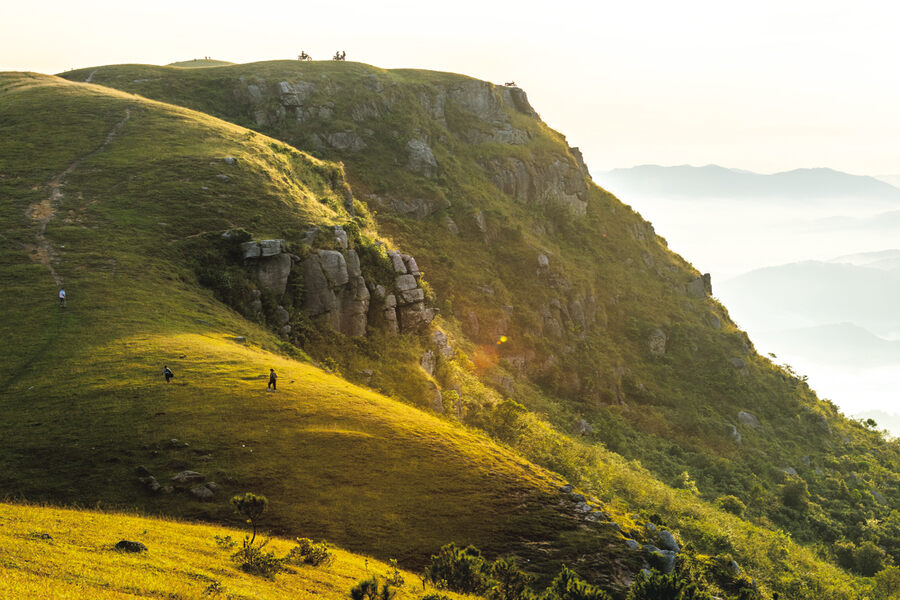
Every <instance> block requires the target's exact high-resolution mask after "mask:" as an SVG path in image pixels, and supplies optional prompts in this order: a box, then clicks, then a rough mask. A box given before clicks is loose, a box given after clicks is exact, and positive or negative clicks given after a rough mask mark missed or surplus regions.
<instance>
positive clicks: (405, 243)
mask: <svg viewBox="0 0 900 600" xmlns="http://www.w3.org/2000/svg"><path fill="white" fill-rule="evenodd" d="M93 70H94V69H90V70H87V69H86V70H84V71H83V72H79V71H74V72H71V73H67V74H65V76H66V77H68V78H72V79H78V78H79V77H81V75H82V74H83V73H84V72H88V71H93ZM94 81H95V82H98V83H101V84H103V85H107V86H110V87H113V88H117V89H122V90H126V91H128V92H133V93H137V94H140V95H143V96H147V97H151V98H156V99H160V100H164V101H167V102H172V103H176V104H179V105H183V106H188V107H191V108H194V109H197V110H202V111H204V112H207V113H209V114H213V115H216V116H218V117H221V118H223V119H227V120H229V121H231V122H234V123H237V124H241V125H244V126H247V127H250V128H253V129H255V130H258V131H260V132H263V133H266V134H268V135H272V136H273V137H277V138H279V139H281V140H284V141H286V142H288V143H290V144H292V145H293V146H294V147H297V148H300V149H303V150H304V151H308V152H310V153H312V154H314V155H316V156H319V157H321V158H323V159H328V160H335V161H337V160H339V161H341V162H342V163H343V165H344V167H345V171H346V176H347V179H348V180H349V181H350V182H351V184H352V186H353V189H354V192H355V194H356V196H357V198H359V199H360V200H361V201H363V202H364V203H365V205H366V206H367V207H369V209H370V210H372V211H373V212H376V213H377V215H376V217H375V221H376V222H377V224H378V228H379V232H380V233H381V234H383V235H388V236H390V237H391V239H393V240H395V241H396V242H397V243H398V244H399V245H400V246H401V247H403V248H404V249H405V250H406V251H409V252H411V253H412V254H414V255H415V256H416V258H417V260H418V262H419V265H420V267H422V269H423V270H424V272H425V273H426V276H427V278H428V281H429V283H430V285H431V287H432V288H433V290H434V291H435V293H436V297H437V305H438V306H439V307H440V308H441V309H442V314H441V321H440V323H441V326H442V327H443V328H444V329H445V330H446V331H448V332H450V333H451V337H452V338H453V339H454V342H455V343H456V344H457V345H458V346H459V347H461V348H463V349H464V351H465V353H466V355H467V356H468V357H470V358H471V359H472V363H473V365H472V368H470V369H468V370H466V369H458V368H448V369H446V370H444V371H442V372H439V373H438V374H437V377H436V378H437V380H438V384H439V385H440V386H442V388H443V389H455V388H459V389H461V390H462V391H463V392H464V393H463V394H462V396H463V400H464V402H465V403H466V408H467V417H466V421H467V422H468V423H469V424H472V425H476V426H478V427H481V428H482V429H485V430H487V431H496V430H497V427H496V421H497V419H498V418H499V417H498V413H497V411H496V410H495V408H494V407H495V406H496V398H497V395H499V396H500V397H506V398H511V399H512V400H514V401H516V402H518V403H520V404H522V405H524V406H525V407H527V408H528V409H529V410H530V411H532V412H533V413H534V414H536V415H538V416H539V417H540V418H542V419H544V420H546V421H547V422H549V423H552V424H553V426H554V427H556V428H557V429H558V430H560V431H563V432H567V433H569V434H574V435H576V436H578V435H580V434H583V435H585V436H587V437H588V439H589V440H592V441H595V442H598V443H602V444H604V445H605V446H606V447H608V448H609V449H611V450H614V451H615V452H618V453H620V454H622V455H623V456H625V457H627V458H630V459H634V460H638V461H640V462H641V464H642V465H643V466H644V467H646V468H647V469H649V470H650V471H651V472H652V473H653V474H654V475H655V476H656V477H658V478H659V479H661V480H662V481H665V482H667V483H669V484H671V485H674V486H687V488H688V489H693V485H696V488H697V490H698V492H699V493H700V494H701V496H702V497H703V498H704V499H706V500H709V501H715V500H716V499H717V498H720V497H723V496H726V495H736V496H738V497H740V498H741V499H742V501H743V502H744V503H745V504H746V505H747V506H748V515H752V518H754V519H757V520H758V521H759V522H761V523H766V524H768V525H770V526H771V525H774V526H776V527H779V528H783V529H784V530H786V531H789V532H790V533H791V534H792V535H794V536H796V537H797V538H798V539H801V540H803V541H805V542H808V543H816V542H819V541H821V540H825V543H826V544H827V545H828V546H829V547H832V545H833V544H835V543H837V542H840V541H841V540H848V541H852V542H853V543H861V542H863V541H864V539H865V537H866V535H867V534H863V531H865V530H866V527H867V526H866V525H865V523H871V522H872V520H873V519H874V520H876V521H877V522H878V523H879V525H878V526H877V527H876V529H877V532H876V533H874V534H873V535H874V537H875V538H878V540H879V543H881V544H882V546H883V548H884V549H885V550H886V551H888V552H889V553H891V554H892V556H894V559H895V560H900V546H897V545H896V544H895V542H894V541H892V540H894V539H895V537H896V536H895V527H896V524H897V523H898V521H897V519H896V518H895V517H893V516H892V514H893V513H892V509H891V507H892V506H896V504H897V502H898V501H900V477H898V475H897V473H898V470H900V451H898V444H897V443H896V442H888V441H885V440H883V439H881V438H880V437H879V436H878V435H877V434H875V433H874V432H870V431H867V430H866V428H865V427H864V426H863V425H862V424H860V423H858V422H853V421H850V420H847V419H845V418H844V417H843V416H842V415H840V413H839V412H838V411H837V409H836V408H835V407H834V406H833V405H832V404H830V403H828V402H821V401H819V399H818V398H817V397H816V395H815V393H814V391H813V390H811V389H809V387H808V386H807V385H806V383H805V381H803V380H802V378H799V377H797V376H796V375H794V374H793V373H789V372H786V371H785V370H783V369H781V368H780V367H777V366H775V365H774V364H772V362H771V361H769V360H768V359H767V358H765V357H761V356H759V355H758V354H757V353H756V352H755V350H754V348H753V345H752V342H751V341H750V340H749V339H748V337H747V336H746V334H745V333H743V332H742V331H740V330H739V329H738V328H737V327H736V326H735V325H734V324H733V323H732V322H731V320H730V318H729V317H728V314H727V312H726V310H725V309H724V307H722V306H721V305H720V304H719V303H718V302H716V301H715V299H714V298H713V297H712V296H711V293H710V290H709V289H707V288H706V286H705V285H704V284H703V281H702V279H699V275H700V274H699V273H698V272H697V271H696V270H695V269H693V267H692V266H691V265H690V264H688V263H687V262H686V261H685V260H683V259H682V258H681V257H679V256H677V255H675V254H673V253H672V252H670V251H669V250H668V249H667V247H666V244H665V240H664V239H663V238H661V237H659V236H658V235H656V233H655V232H654V230H653V228H652V225H650V224H649V223H647V222H646V221H644V220H643V219H642V218H641V217H640V215H638V214H636V213H634V211H632V210H631V209H630V208H629V207H628V206H626V205H624V204H623V203H621V202H620V201H619V200H618V199H616V198H614V197H613V196H611V195H610V194H608V193H607V192H605V191H604V190H602V189H600V188H599V187H597V186H596V185H594V184H593V183H592V182H591V180H590V178H589V175H588V173H587V169H586V168H585V166H584V165H583V163H582V162H581V160H580V154H579V153H578V151H577V149H573V148H570V147H569V146H568V144H567V143H566V142H565V138H564V137H563V136H562V135H560V134H559V133H557V132H555V131H553V130H551V129H549V128H548V127H547V126H546V125H545V124H544V123H543V122H542V121H540V119H539V118H538V116H537V114H536V113H535V112H534V110H533V109H532V107H531V106H530V105H529V104H528V101H527V98H526V97H525V95H524V92H522V91H521V90H518V89H517V88H508V87H504V86H493V85H491V84H489V83H486V82H479V81H477V80H473V79H471V78H467V77H464V76H461V75H455V74H450V73H435V72H428V71H413V70H383V69H378V68H375V67H371V66H368V65H363V64H360V63H331V62H315V63H300V62H298V61H271V62H265V63H252V64H246V65H234V66H231V67H224V68H222V69H216V70H215V71H190V72H187V71H179V70H173V69H169V68H166V67H153V66H145V65H114V66H105V67H100V68H98V69H96V73H95V74H94ZM713 287H715V284H714V285H713ZM503 340H506V341H503ZM498 342H501V343H499V344H498ZM304 348H305V349H307V351H309V352H311V353H312V354H313V355H314V356H318V357H325V356H328V357H330V358H331V359H332V360H334V361H336V362H337V364H338V365H340V366H341V367H342V369H343V371H344V372H346V373H347V374H348V376H349V377H351V378H352V377H353V373H354V372H355V371H356V370H357V369H358V367H357V365H358V363H359V360H358V359H357V358H356V357H357V354H356V353H355V352H354V351H353V349H352V348H348V347H347V346H346V345H341V344H340V343H339V342H335V341H334V340H330V339H326V340H317V341H315V342H314V343H305V345H304ZM463 384H466V385H463ZM467 386H468V387H467ZM479 386H480V387H479ZM485 386H487V388H491V389H486V388H485ZM384 389H385V390H386V391H388V392H390V393H392V394H396V395H398V396H401V397H405V398H407V399H408V400H410V401H416V398H415V397H414V396H415V394H411V393H409V392H408V391H407V390H402V389H400V388H399V387H396V386H395V387H391V383H390V382H386V383H385V384H384ZM420 401H421V400H420ZM748 414H749V416H747V415H748ZM585 425H587V426H589V428H588V427H585ZM495 435H496V434H495ZM850 456H853V457H856V459H846V458H845V457H850ZM535 460H537V459H536V458H535ZM540 460H541V462H542V464H544V465H546V466H548V467H550V468H552V469H555V470H557V471H560V472H563V473H565V474H566V475H567V476H569V477H571V478H577V477H578V476H579V473H580V472H581V470H582V469H583V465H576V464H571V465H569V466H565V465H563V464H562V462H564V461H559V460H555V459H553V458H551V457H544V458H542V459H540ZM576 462H577V461H576ZM786 473H787V475H786ZM793 473H797V475H796V477H797V478H799V479H801V480H802V482H803V484H804V485H806V486H807V487H808V490H809V493H810V503H809V504H804V505H803V506H802V507H800V508H801V510H799V511H798V510H796V507H794V508H792V507H791V506H788V505H785V503H784V502H783V495H784V489H785V486H787V487H788V488H789V487H790V486H791V485H793V479H792V478H793V477H795V475H793ZM848 480H849V481H851V489H849V490H848V491H847V492H845V491H844V489H843V485H844V484H843V483H842V482H844V481H848ZM685 481H690V482H692V483H690V484H686V483H685ZM857 498H859V501H857ZM878 498H882V499H883V500H884V501H881V500H879V499H878ZM829 552H830V550H829ZM831 557H832V558H833V559H835V560H836V556H835V555H834V554H831Z"/></svg>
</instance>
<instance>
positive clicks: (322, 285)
mask: <svg viewBox="0 0 900 600" xmlns="http://www.w3.org/2000/svg"><path fill="white" fill-rule="evenodd" d="M301 269H302V272H303V282H304V289H305V295H304V303H303V311H304V312H306V313H307V314H308V315H309V316H310V317H311V318H313V319H315V320H317V321H319V322H321V323H325V324H327V325H329V326H330V327H332V328H333V329H335V330H337V331H340V332H341V333H343V334H345V335H349V336H351V337H359V336H362V335H365V334H366V326H367V325H368V317H367V315H368V312H369V300H370V298H371V296H370V294H369V289H368V288H367V287H366V282H365V279H363V277H362V275H361V274H360V267H359V256H358V255H357V254H356V251H355V250H352V249H351V250H344V251H342V252H339V251H337V250H319V251H318V252H317V253H314V254H311V255H310V256H309V257H308V258H307V259H306V260H304V261H303V264H302V265H301Z"/></svg>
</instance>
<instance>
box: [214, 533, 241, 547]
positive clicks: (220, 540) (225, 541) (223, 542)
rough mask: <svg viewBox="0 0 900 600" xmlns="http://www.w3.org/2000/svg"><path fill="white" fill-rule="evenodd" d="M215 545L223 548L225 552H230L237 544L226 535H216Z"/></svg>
mask: <svg viewBox="0 0 900 600" xmlns="http://www.w3.org/2000/svg"><path fill="white" fill-rule="evenodd" d="M216 545H217V546H218V547H219V548H224V549H225V550H231V549H232V548H234V547H235V546H237V542H236V541H235V540H233V539H231V536H230V535H226V536H224V537H223V536H221V535H217V536H216Z"/></svg>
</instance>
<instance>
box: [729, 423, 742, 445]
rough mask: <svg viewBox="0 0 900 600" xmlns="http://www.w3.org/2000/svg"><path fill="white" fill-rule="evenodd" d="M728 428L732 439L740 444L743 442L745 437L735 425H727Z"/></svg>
mask: <svg viewBox="0 0 900 600" xmlns="http://www.w3.org/2000/svg"><path fill="white" fill-rule="evenodd" d="M726 428H727V429H728V433H729V435H731V439H733V440H734V441H735V442H736V443H738V444H740V443H742V442H743V440H744V438H743V437H742V436H741V432H740V431H738V429H737V427H735V426H734V425H726Z"/></svg>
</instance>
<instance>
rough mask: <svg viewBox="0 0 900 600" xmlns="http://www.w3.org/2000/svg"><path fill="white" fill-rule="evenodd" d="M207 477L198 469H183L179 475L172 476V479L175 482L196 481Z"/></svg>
mask: <svg viewBox="0 0 900 600" xmlns="http://www.w3.org/2000/svg"><path fill="white" fill-rule="evenodd" d="M204 479H206V478H205V477H204V476H203V475H201V474H200V473H198V472H197V471H182V472H181V473H178V474H177V475H173V476H172V481H174V482H175V483H182V484H184V483H196V482H200V481H203V480H204Z"/></svg>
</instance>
